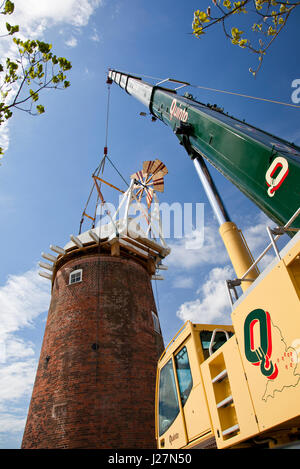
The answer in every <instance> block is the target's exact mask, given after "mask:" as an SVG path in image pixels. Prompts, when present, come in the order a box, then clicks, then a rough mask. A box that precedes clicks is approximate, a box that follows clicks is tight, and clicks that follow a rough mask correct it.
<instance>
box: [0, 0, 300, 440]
mask: <svg viewBox="0 0 300 469" xmlns="http://www.w3.org/2000/svg"><path fill="white" fill-rule="evenodd" d="M208 2H209V0H207V2H206V1H204V0H198V1H194V0H188V1H185V2H182V1H178V0H175V1H174V0H172V1H171V0H164V1H163V2H161V1H157V0H152V1H151V2H147V1H145V0H123V1H121V0H110V1H109V0H64V2H61V1H59V0H42V1H41V0H27V1H26V2H24V1H22V0H15V2H14V3H15V13H14V15H13V16H12V17H10V18H9V21H10V22H11V23H12V24H19V25H20V28H21V29H20V34H23V35H24V37H31V38H39V39H42V40H45V41H46V42H50V43H52V44H53V51H54V52H55V53H56V54H57V55H59V56H64V57H67V58H68V59H69V60H70V61H71V62H72V70H71V71H70V73H69V74H68V79H69V80H70V82H71V86H70V88H68V89H66V90H64V91H60V90H56V91H54V90H49V91H46V92H45V93H44V94H42V93H41V95H40V102H41V104H43V105H44V106H45V109H46V112H45V114H43V115H41V116H38V117H33V116H29V115H27V114H26V113H22V112H21V111H19V112H18V111H16V112H15V113H14V115H13V117H12V119H11V120H10V122H9V124H8V125H7V126H2V128H1V129H0V142H1V143H0V145H1V146H3V147H4V148H5V149H6V151H5V155H4V158H3V159H2V165H1V167H0V209H1V215H2V221H1V237H0V239H1V244H0V259H1V263H0V324H1V326H0V342H1V345H0V381H1V387H0V448H19V447H20V445H21V440H22V435H23V430H24V425H25V421H26V415H27V410H28V405H29V402H30V397H31V392H32V387H33V382H34V377H35V372H36V367H37V363H38V359H39V354H40V348H41V343H42V339H43V333H44V328H45V321H46V317H47V311H48V306H49V302H50V283H49V281H47V280H46V279H43V278H42V277H40V276H39V275H38V270H39V268H38V262H39V261H40V260H41V252H42V251H48V252H49V245H50V244H56V245H59V246H64V245H65V244H66V243H67V242H68V241H69V239H70V234H75V235H76V234H77V233H78V229H79V223H80V219H81V215H82V212H83V209H84V206H85V204H86V201H87V198H88V195H89V191H90V189H91V186H92V178H91V176H92V173H93V172H94V170H95V169H96V167H97V166H98V165H99V163H100V161H101V159H102V156H103V148H104V145H105V139H106V119H107V100H108V86H107V84H106V76H107V71H108V69H109V68H114V69H117V70H121V71H125V72H129V73H131V74H133V75H137V76H142V75H144V76H148V77H154V78H151V79H150V78H149V82H151V83H155V82H157V81H159V79H164V78H168V77H171V78H175V79H178V80H183V81H187V82H189V83H192V84H195V85H200V86H206V87H210V88H215V89H221V90H228V91H232V92H238V93H243V94H247V95H252V96H257V97H261V98H267V99H273V100H277V101H282V102H286V103H290V104H292V99H291V95H292V92H293V91H294V89H293V88H292V82H293V81H294V80H296V79H300V72H299V65H298V64H299V51H298V50H297V48H296V47H295V43H296V39H297V35H296V34H297V33H296V31H297V25H298V23H299V12H298V13H296V16H295V17H294V18H290V21H289V27H288V28H287V30H286V31H285V32H284V33H282V35H281V36H280V37H279V38H278V39H277V40H276V41H275V42H274V44H273V45H272V47H271V48H270V50H269V53H268V54H267V56H266V57H265V59H264V63H263V67H262V69H261V70H260V71H259V74H258V75H257V77H256V78H254V77H253V76H252V74H251V73H249V67H254V66H255V65H256V57H255V56H254V55H253V54H252V55H251V54H250V53H249V52H248V51H246V50H243V49H241V48H239V47H236V46H233V45H232V44H231V43H230V42H228V41H226V40H225V39H224V36H223V33H222V31H221V29H220V30H218V29H215V30H214V31H211V32H210V33H209V34H207V35H205V36H204V37H202V38H201V39H196V38H194V37H193V36H192V34H191V31H192V26H191V25H192V21H193V12H194V10H195V9H198V8H200V9H205V7H206V5H207V4H208ZM1 20H3V18H2V19H1ZM2 27H3V23H2ZM10 47H11V46H10V45H9V43H8V42H7V40H6V39H5V38H1V41H0V50H1V56H2V57H6V56H8V54H13V51H12V50H11V48H10ZM144 79H145V80H146V81H147V78H144ZM186 90H187V91H189V92H190V93H192V94H193V95H194V96H195V97H196V98H197V99H199V100H200V101H201V102H204V103H207V102H209V103H216V104H218V105H219V106H221V107H224V110H225V111H226V112H229V114H230V115H233V116H235V117H237V118H239V119H245V120H246V122H248V123H250V124H253V125H255V126H257V127H259V128H261V129H263V130H266V131H268V132H270V133H272V134H274V135H277V136H280V137H282V138H285V139H287V140H289V141H292V142H295V143H297V144H300V129H299V109H297V108H292V107H288V106H282V105H278V104H277V105H276V104H273V103H268V102H262V101H257V100H251V99H246V98H242V97H237V96H233V95H227V94H221V93H219V94H218V93H216V92H211V91H205V90H201V89H199V88H194V87H189V88H187V89H186ZM141 111H144V112H145V111H147V110H146V109H145V108H143V106H142V104H141V103H139V102H138V101H136V100H135V99H134V98H132V97H131V96H129V95H128V94H126V93H125V92H124V91H123V90H121V89H120V88H119V87H117V86H116V85H112V86H111V90H110V106H109V121H108V123H109V124H108V155H109V158H110V159H111V161H112V162H113V163H114V164H115V166H116V167H117V168H118V170H119V172H120V173H121V174H122V175H123V177H125V179H126V178H127V179H129V177H130V175H131V174H132V173H134V172H136V171H137V170H139V169H141V167H142V163H143V161H145V160H151V159H155V158H158V159H160V160H161V161H163V162H164V163H165V164H166V166H167V167H168V170H169V173H168V175H167V176H166V177H165V191H164V193H163V194H162V195H161V197H160V201H161V202H167V203H169V204H173V203H177V202H178V203H180V204H184V203H192V204H196V203H200V204H203V207H204V242H203V245H202V244H201V242H200V241H201V236H202V231H201V229H200V228H199V227H198V226H194V227H193V231H192V232H190V233H186V234H185V237H183V238H180V239H178V238H175V237H174V236H172V233H171V236H170V238H168V239H166V241H167V243H168V245H169V246H170V247H171V254H170V255H169V257H168V258H166V259H165V261H164V263H165V264H166V265H168V270H167V271H163V272H162V275H163V276H164V278H165V280H163V281H156V282H153V291H154V295H155V299H156V303H157V308H158V312H159V316H160V322H161V328H162V333H163V337H164V341H165V344H168V342H169V341H170V340H171V339H172V337H173V336H174V335H175V334H176V332H177V331H178V329H179V328H180V327H181V326H182V325H183V323H184V321H186V320H191V321H193V322H198V323H216V324H222V323H223V324H224V323H225V324H230V323H231V319H230V311H231V310H230V306H229V303H228V298H227V295H226V291H225V288H224V281H225V280H226V279H228V278H233V277H234V273H233V270H232V267H231V265H230V261H229V258H228V255H227V253H226V252H225V249H224V246H223V245H222V241H221V239H220V237H219V234H218V224H217V221H216V219H215V217H214V215H213V212H212V210H211V208H210V206H209V204H208V202H207V199H206V196H205V193H204V191H203V189H202V187H201V184H200V181H199V179H198V176H197V174H196V172H195V170H194V167H193V164H192V162H191V161H190V159H189V158H188V157H187V155H186V153H185V151H184V149H183V148H182V147H181V146H180V145H179V144H178V140H177V138H176V137H175V136H174V135H173V133H172V131H171V130H170V129H169V128H167V127H166V126H165V125H163V124H162V123H161V122H159V121H156V122H152V121H151V119H150V118H149V117H141V116H140V115H139V113H140V112H141ZM210 170H211V174H212V175H213V177H214V180H215V183H216V185H217V187H218V189H219V192H220V193H221V195H222V197H223V200H224V203H225V205H226V208H227V210H228V212H229V214H230V217H231V219H232V220H233V221H235V222H236V223H237V224H238V226H239V228H241V229H242V230H243V232H244V235H245V238H246V240H247V242H248V244H249V246H250V249H251V250H252V253H253V254H254V255H257V254H259V253H260V252H261V251H262V250H263V248H264V247H265V246H266V244H267V234H266V225H267V224H268V223H270V220H268V219H267V217H266V216H265V215H264V214H263V213H262V212H261V211H260V210H259V209H258V208H257V207H256V206H254V204H253V203H252V202H251V201H249V200H248V199H247V198H246V197H245V196H244V195H243V194H241V193H240V192H239V191H238V190H237V189H236V188H235V187H234V186H233V185H232V184H231V183H229V182H228V181H227V180H226V179H225V178H224V177H223V176H222V175H221V174H220V173H218V172H217V171H216V170H215V169H213V168H211V167H210ZM104 176H105V178H106V179H107V180H109V181H111V182H112V183H113V184H115V185H116V186H118V187H120V188H122V189H124V188H125V187H124V182H123V180H122V179H121V178H120V176H119V175H118V174H117V172H116V171H115V170H114V169H113V167H112V166H111V165H110V164H108V163H106V167H105V171H104ZM105 197H106V199H107V198H109V200H110V201H112V202H114V201H115V199H114V197H116V196H115V195H114V194H112V193H111V192H109V191H108V192H107V194H105ZM107 200H108V199H107ZM88 228H89V224H88V223H85V224H84V225H83V230H86V229H88ZM173 234H174V233H173ZM187 242H188V243H189V246H190V247H193V248H194V249H187V248H186V243H187ZM268 262H270V257H269V256H268V257H267V258H266V259H265V261H264V265H263V266H262V267H264V266H265V265H267V263H268Z"/></svg>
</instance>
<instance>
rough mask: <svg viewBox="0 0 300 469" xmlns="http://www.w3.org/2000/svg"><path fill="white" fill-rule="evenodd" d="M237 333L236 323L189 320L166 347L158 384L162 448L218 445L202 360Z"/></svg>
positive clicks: (159, 433)
mask: <svg viewBox="0 0 300 469" xmlns="http://www.w3.org/2000/svg"><path fill="white" fill-rule="evenodd" d="M233 335H234V330H233V327H232V326H228V325H226V326H225V325H222V326H220V325H208V324H192V323H191V322H189V321H188V322H186V323H185V324H184V326H183V327H182V329H181V330H180V331H179V332H178V334H177V335H176V336H175V337H174V339H173V340H172V342H171V343H170V344H169V345H168V347H167V348H166V350H165V351H164V353H163V355H162V356H161V358H160V360H159V363H158V369H157V385H156V410H155V414H156V439H157V446H158V448H161V449H177V448H185V447H197V448H200V447H205V448H206V447H212V448H213V447H216V444H215V437H214V434H213V430H212V425H211V419H210V414H209V409H208V405H207V399H206V394H205V389H204V383H203V377H202V373H201V364H202V363H203V362H204V361H205V360H206V359H207V358H208V357H209V356H210V355H212V354H213V353H214V352H215V351H217V350H218V349H219V348H220V347H221V346H222V345H223V344H224V343H225V342H227V341H228V340H230V338H231V337H232V336H233Z"/></svg>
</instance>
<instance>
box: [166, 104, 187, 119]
mask: <svg viewBox="0 0 300 469" xmlns="http://www.w3.org/2000/svg"><path fill="white" fill-rule="evenodd" d="M173 117H175V118H176V119H178V120H180V121H182V122H186V121H187V120H188V117H189V114H188V112H187V111H186V110H185V109H182V108H181V107H179V106H177V101H176V99H173V101H172V104H171V107H170V120H172V118H173Z"/></svg>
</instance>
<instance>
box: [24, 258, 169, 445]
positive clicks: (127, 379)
mask: <svg viewBox="0 0 300 469" xmlns="http://www.w3.org/2000/svg"><path fill="white" fill-rule="evenodd" d="M74 268H80V269H81V268H82V269H83V278H82V282H81V283H76V284H73V285H68V284H69V273H70V272H71V271H72V270H74ZM151 310H152V311H154V312H156V307H155V302H154V298H153V292H152V286H151V281H150V277H149V274H148V273H147V271H146V270H145V269H144V267H142V266H141V265H140V264H138V263H137V262H135V261H134V260H130V259H123V258H120V257H110V256H108V255H101V256H99V255H98V254H93V255H89V256H88V255H85V256H81V257H78V258H75V259H73V260H71V261H69V262H67V263H66V264H64V265H63V266H62V267H61V268H60V269H59V270H58V272H57V274H56V278H55V282H54V285H53V292H52V300H51V304H50V309H49V313H48V319H47V324H46V329H45V335H44V340H43V345H42V349H41V355H40V361H39V365H38V370H37V374H36V380H35V384H34V389H33V393H32V398H31V403H30V407H29V412H28V417H27V423H26V427H25V431H24V436H23V442H22V448H109V449H111V448H116V449H118V448H141V449H144V448H155V436H154V392H155V374H156V363H157V360H158V358H159V356H160V354H161V352H162V350H163V341H162V337H161V335H160V334H157V333H156V332H155V331H154V329H153V320H152V314H151Z"/></svg>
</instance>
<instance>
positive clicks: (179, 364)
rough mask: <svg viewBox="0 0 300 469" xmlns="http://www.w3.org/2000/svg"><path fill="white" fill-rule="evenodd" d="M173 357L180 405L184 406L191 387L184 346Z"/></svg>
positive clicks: (188, 364) (191, 381) (191, 382)
mask: <svg viewBox="0 0 300 469" xmlns="http://www.w3.org/2000/svg"><path fill="white" fill-rule="evenodd" d="M174 358H175V366H176V373H177V378H178V385H179V390H180V399H181V403H182V406H184V404H185V403H186V401H187V398H188V397H189V394H190V392H191V390H192V387H193V378H192V374H191V368H190V363H189V357H188V353H187V349H186V347H183V348H182V349H181V350H180V352H178V353H177V355H175V357H174Z"/></svg>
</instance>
